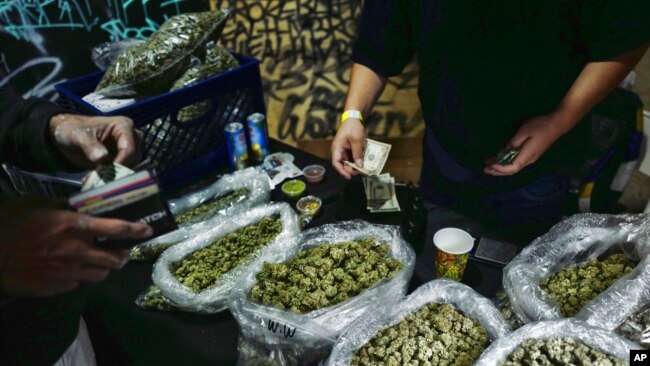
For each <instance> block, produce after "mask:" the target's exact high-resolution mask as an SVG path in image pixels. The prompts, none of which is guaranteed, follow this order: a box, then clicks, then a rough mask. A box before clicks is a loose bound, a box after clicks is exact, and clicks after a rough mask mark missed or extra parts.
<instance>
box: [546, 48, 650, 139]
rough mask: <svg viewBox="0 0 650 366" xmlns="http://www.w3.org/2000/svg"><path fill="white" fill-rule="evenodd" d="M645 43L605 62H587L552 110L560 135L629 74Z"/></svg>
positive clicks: (643, 51)
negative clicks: (557, 122) (555, 116)
mask: <svg viewBox="0 0 650 366" xmlns="http://www.w3.org/2000/svg"><path fill="white" fill-rule="evenodd" d="M647 49H648V44H645V45H643V46H640V47H637V48H635V49H633V50H632V51H629V52H627V53H624V54H622V55H619V56H617V57H614V58H612V59H610V60H605V61H594V62H589V63H587V65H585V67H584V68H583V69H582V71H581V72H580V75H578V78H577V79H576V80H575V82H574V83H573V85H572V86H571V88H570V89H569V91H568V92H567V94H566V95H565V96H564V98H563V99H562V101H561V102H560V104H559V105H558V107H557V108H556V109H555V111H554V112H553V113H554V114H556V115H557V117H558V119H557V120H558V121H560V122H559V124H558V126H557V128H558V129H559V131H558V132H559V133H560V135H562V134H564V133H566V132H568V131H569V130H571V129H572V128H573V127H574V126H575V125H576V124H577V123H578V122H579V121H580V120H581V119H582V118H583V117H584V116H585V115H586V114H587V113H589V111H590V110H592V109H593V108H594V107H595V106H596V105H597V104H598V103H600V101H602V100H603V99H604V98H605V97H606V96H607V95H608V94H609V93H610V92H611V91H612V90H614V88H616V86H618V85H619V84H620V83H621V81H622V80H623V79H624V78H625V77H626V76H627V75H628V74H629V73H630V71H631V70H632V69H633V68H634V66H635V65H636V64H637V63H638V62H639V60H640V59H641V57H643V54H644V53H645V51H646V50H647Z"/></svg>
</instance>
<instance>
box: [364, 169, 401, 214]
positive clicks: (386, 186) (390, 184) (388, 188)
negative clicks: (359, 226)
mask: <svg viewBox="0 0 650 366" xmlns="http://www.w3.org/2000/svg"><path fill="white" fill-rule="evenodd" d="M363 186H364V190H365V193H366V200H367V202H368V203H367V208H368V210H369V211H370V212H371V213H380V212H397V211H400V207H399V202H398V201H397V194H396V191H395V178H393V177H391V176H390V174H381V175H378V176H370V177H364V178H363Z"/></svg>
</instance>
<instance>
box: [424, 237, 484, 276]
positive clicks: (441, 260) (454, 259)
mask: <svg viewBox="0 0 650 366" xmlns="http://www.w3.org/2000/svg"><path fill="white" fill-rule="evenodd" d="M433 244H434V245H435V246H436V249H437V250H436V278H448V279H450V280H454V281H460V279H461V278H462V277H463V273H464V272H465V267H467V259H468V258H469V252H470V251H471V250H472V248H473V247H474V238H473V237H472V236H471V235H469V234H468V233H467V232H466V231H464V230H461V229H457V228H453V227H448V228H444V229H440V230H438V231H436V233H435V234H434V235H433Z"/></svg>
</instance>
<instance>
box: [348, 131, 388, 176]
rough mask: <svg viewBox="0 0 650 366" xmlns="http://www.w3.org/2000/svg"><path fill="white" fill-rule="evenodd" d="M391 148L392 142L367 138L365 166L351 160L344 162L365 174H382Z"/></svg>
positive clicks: (364, 149) (365, 143) (364, 148)
mask: <svg viewBox="0 0 650 366" xmlns="http://www.w3.org/2000/svg"><path fill="white" fill-rule="evenodd" d="M390 148H391V145H390V144H386V143H383V142H379V141H375V140H371V139H366V140H365V142H364V146H363V168H360V167H358V166H357V165H356V164H354V163H352V162H349V161H346V162H344V163H345V165H347V166H349V167H352V168H353V169H356V170H358V171H360V172H361V173H363V174H364V175H368V176H376V175H379V174H381V171H382V169H384V165H385V164H386V160H388V153H389V152H390Z"/></svg>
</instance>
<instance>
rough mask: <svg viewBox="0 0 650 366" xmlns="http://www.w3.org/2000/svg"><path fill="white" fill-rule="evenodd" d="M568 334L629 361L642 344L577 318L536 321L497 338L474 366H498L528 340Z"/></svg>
mask: <svg viewBox="0 0 650 366" xmlns="http://www.w3.org/2000/svg"><path fill="white" fill-rule="evenodd" d="M559 337H562V338H564V337H568V338H573V339H575V340H578V341H580V342H582V343H584V344H585V345H587V346H589V347H591V348H593V349H596V350H598V351H601V352H603V353H606V354H608V355H611V356H614V357H616V358H620V359H621V360H623V361H627V360H628V359H629V357H630V350H631V349H640V347H639V345H637V344H635V343H633V342H630V341H628V340H626V339H624V338H622V337H619V336H617V335H616V334H614V333H612V332H610V331H607V330H605V329H600V328H596V327H592V326H590V325H588V324H585V323H584V322H581V321H579V320H576V319H562V320H549V321H542V322H534V323H530V324H527V325H524V326H523V327H521V328H519V329H517V330H516V331H514V332H512V333H510V334H508V335H506V336H504V337H501V338H499V339H497V340H496V341H494V342H493V343H492V344H491V345H490V346H489V347H488V348H487V349H486V350H485V351H484V352H483V354H482V355H481V358H479V360H478V361H476V364H474V366H497V365H500V364H501V363H503V362H504V361H506V359H507V358H508V356H509V355H510V354H511V353H512V352H513V351H514V350H515V349H516V348H517V347H518V346H519V345H520V344H521V343H522V342H523V341H524V340H526V339H529V338H534V339H551V338H559Z"/></svg>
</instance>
